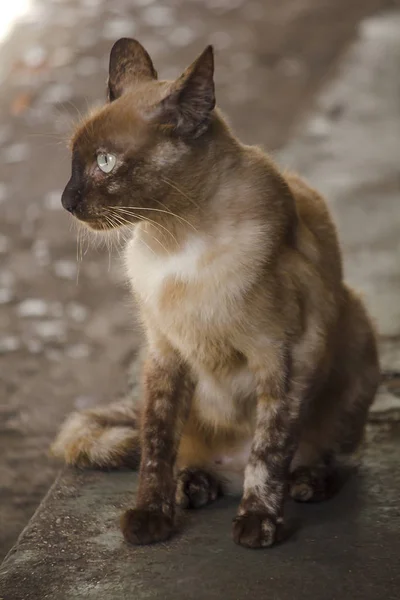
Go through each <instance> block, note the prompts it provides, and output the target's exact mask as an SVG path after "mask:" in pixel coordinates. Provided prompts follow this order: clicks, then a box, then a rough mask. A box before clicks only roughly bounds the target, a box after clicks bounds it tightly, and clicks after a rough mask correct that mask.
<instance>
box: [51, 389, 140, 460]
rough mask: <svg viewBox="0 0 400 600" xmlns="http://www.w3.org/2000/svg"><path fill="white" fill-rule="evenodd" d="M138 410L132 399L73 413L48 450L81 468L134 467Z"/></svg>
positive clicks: (137, 444)
mask: <svg viewBox="0 0 400 600" xmlns="http://www.w3.org/2000/svg"><path fill="white" fill-rule="evenodd" d="M138 423H139V413H138V409H137V408H136V407H135V405H134V403H133V402H132V401H127V400H122V401H120V402H115V403H113V404H111V405H109V406H106V407H104V408H95V409H90V410H85V411H82V412H74V413H72V414H71V415H70V416H69V417H68V418H67V419H66V421H65V422H64V424H63V425H62V427H61V429H60V432H59V433H58V435H57V437H56V439H55V441H54V443H53V445H52V447H51V453H52V454H53V455H54V456H56V457H58V458H61V459H63V460H64V461H65V462H66V463H67V464H68V465H73V466H76V467H81V468H88V467H89V468H100V469H115V468H118V467H130V468H133V469H134V468H137V467H138V466H139V462H140V444H139V424H138Z"/></svg>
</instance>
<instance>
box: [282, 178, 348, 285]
mask: <svg viewBox="0 0 400 600" xmlns="http://www.w3.org/2000/svg"><path fill="white" fill-rule="evenodd" d="M285 179H286V181H287V183H288V185H289V188H290V191H291V192H292V194H293V197H294V199H295V202H296V208H297V213H298V216H299V220H300V225H299V246H300V250H301V251H303V252H304V253H305V254H306V255H308V256H309V257H311V258H312V259H313V257H316V259H313V261H314V260H315V261H316V262H317V263H318V264H319V265H320V266H321V267H322V270H323V272H324V275H325V276H329V279H331V280H332V281H334V282H337V283H339V282H341V281H342V278H343V270H342V255H341V249H340V244H339V239H338V235H337V231H336V227H335V224H334V222H333V219H332V217H331V214H330V212H329V209H328V206H327V204H326V201H325V199H324V198H323V196H321V194H319V193H318V192H317V191H316V190H315V189H313V188H312V187H311V186H310V185H309V184H308V183H307V182H306V181H305V180H304V179H302V178H301V177H300V176H299V175H297V174H296V173H290V172H286V173H285Z"/></svg>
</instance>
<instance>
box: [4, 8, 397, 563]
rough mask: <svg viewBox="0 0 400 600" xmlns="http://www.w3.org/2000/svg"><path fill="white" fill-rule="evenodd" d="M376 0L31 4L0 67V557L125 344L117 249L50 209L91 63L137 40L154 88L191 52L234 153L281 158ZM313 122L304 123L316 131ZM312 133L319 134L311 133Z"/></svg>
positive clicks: (92, 71)
mask: <svg viewBox="0 0 400 600" xmlns="http://www.w3.org/2000/svg"><path fill="white" fill-rule="evenodd" d="M395 4H396V2H393V1H390V0H387V1H386V0H353V1H352V2H351V3H349V2H348V1H347V0H287V1H286V2H282V1H281V0H279V1H278V0H247V1H246V2H244V1H242V0H191V1H190V2H183V1H182V0H171V1H169V2H159V1H156V0H129V1H128V0H113V2H112V3H111V2H105V1H103V0H81V1H78V0H76V1H73V0H70V1H66V0H65V1H55V0H54V1H50V0H37V2H35V3H34V8H33V10H32V11H31V12H30V13H29V14H28V15H27V18H26V19H25V21H24V22H23V23H21V24H20V26H19V27H18V28H17V29H16V30H15V32H14V33H13V34H12V36H11V37H10V38H9V39H8V40H6V41H5V42H3V43H2V46H1V62H0V84H1V87H0V90H1V92H0V158H1V162H0V330H1V334H0V370H1V380H0V556H1V555H2V554H4V553H5V552H6V551H7V550H8V549H9V547H10V546H11V544H12V543H13V542H14V540H15V538H16V536H17V534H18V533H19V531H20V530H21V528H22V527H23V526H24V525H25V524H26V522H27V521H28V518H29V517H30V515H31V514H32V512H33V511H34V509H35V508H36V506H37V505H38V503H39V501H40V499H41V498H42V497H43V495H44V493H45V492H46V490H47V489H48V487H49V485H50V483H51V481H52V480H53V478H54V476H55V474H56V471H57V465H56V464H55V463H54V462H53V461H52V460H51V459H49V458H48V456H47V448H48V445H49V442H50V440H51V438H52V437H53V435H54V432H55V430H56V428H57V426H58V425H59V423H60V422H61V420H62V418H63V416H64V415H65V414H67V413H68V412H69V411H70V410H71V409H72V408H74V407H87V406H92V405H94V404H98V403H100V402H107V401H108V400H110V399H111V398H114V397H115V396H116V395H117V394H118V392H119V391H120V390H122V389H124V387H125V372H126V365H127V364H128V362H129V361H130V358H131V355H132V353H134V351H135V349H136V348H137V344H138V338H139V333H138V331H137V330H136V329H135V327H134V325H133V319H132V317H131V312H132V311H131V309H130V307H129V298H128V294H127V292H126V290H125V288H124V285H123V284H122V281H123V278H122V275H121V269H120V267H119V262H118V253H117V252H115V251H114V252H113V253H112V254H111V257H110V256H109V254H108V252H107V250H106V249H104V248H102V247H100V248H99V249H98V250H96V249H93V248H89V247H88V246H89V245H88V244H87V242H85V241H83V242H82V244H83V255H84V256H83V260H82V261H77V259H76V256H77V247H76V230H75V228H74V226H72V225H71V222H70V220H69V217H68V215H66V214H65V213H64V212H63V211H62V210H61V207H60V194H61V190H62V188H63V186H64V184H65V182H66V181H67V178H68V173H69V157H68V153H67V150H66V148H65V139H66V137H67V136H68V132H69V130H70V127H71V123H72V122H73V121H74V120H76V119H79V116H80V114H81V113H82V112H85V110H86V109H87V106H88V105H89V104H91V103H92V102H93V101H98V100H101V99H102V98H103V97H104V88H105V80H106V70H105V69H106V64H107V54H108V52H109V48H110V46H111V45H112V43H113V41H114V40H115V39H116V38H118V37H120V36H122V35H134V36H136V37H138V38H139V39H140V40H141V41H142V42H143V43H144V45H145V46H146V47H147V48H148V50H149V51H150V53H151V54H152V56H153V57H154V60H155V63H156V65H157V68H158V70H159V72H160V73H161V75H162V76H165V77H168V76H174V75H177V74H178V73H179V71H180V70H181V69H182V68H183V67H184V66H186V64H187V63H188V62H190V61H191V60H192V59H193V58H194V57H195V56H196V54H197V53H198V52H199V51H200V50H201V49H202V48H203V47H204V46H205V45H206V44H207V43H210V42H211V43H213V44H214V45H215V48H216V51H217V75H216V79H217V86H218V99H219V102H220V105H221V106H222V107H223V108H224V109H225V110H226V112H227V113H228V114H229V115H230V117H231V121H232V123H233V125H234V126H235V128H236V130H237V131H238V133H239V134H240V135H241V136H242V137H243V139H245V140H246V141H248V142H254V143H263V144H264V145H266V146H268V147H269V148H272V149H277V148H280V147H282V145H283V144H284V143H285V142H286V141H287V140H288V138H289V137H290V135H291V132H292V131H293V127H294V126H295V124H296V122H297V120H298V119H299V117H300V115H301V114H302V113H303V112H304V110H305V109H306V108H307V107H309V106H310V105H311V101H312V99H313V97H314V93H315V91H316V90H317V89H318V87H319V86H320V84H321V83H322V82H323V81H324V80H325V79H326V78H327V77H328V76H329V74H330V73H332V71H334V66H335V64H336V60H337V58H338V57H339V56H340V55H341V53H342V52H343V49H344V48H345V47H346V45H347V43H348V42H349V40H350V39H352V38H353V37H354V36H355V35H356V34H357V24H358V22H359V20H360V18H361V17H363V16H365V15H366V14H368V13H370V12H372V11H373V10H375V9H377V8H383V7H386V6H389V5H395ZM317 125H318V123H317ZM320 135H321V127H320V129H318V126H317V129H316V130H315V131H314V133H313V134H312V135H311V138H312V136H314V138H315V139H317V138H318V136H320Z"/></svg>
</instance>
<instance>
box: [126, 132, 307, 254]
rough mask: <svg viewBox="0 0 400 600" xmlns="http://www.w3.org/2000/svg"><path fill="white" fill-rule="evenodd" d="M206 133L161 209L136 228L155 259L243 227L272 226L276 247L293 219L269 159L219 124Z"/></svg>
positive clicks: (291, 206) (287, 195)
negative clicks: (195, 241)
mask: <svg viewBox="0 0 400 600" xmlns="http://www.w3.org/2000/svg"><path fill="white" fill-rule="evenodd" d="M212 133H213V135H212V137H211V138H210V139H209V140H207V144H206V145H205V147H204V148H203V149H202V151H201V152H199V154H198V156H194V157H193V162H192V164H189V165H188V168H187V169H182V171H180V172H179V176H178V177H175V178H171V180H170V182H169V187H168V194H169V195H168V197H167V198H165V201H163V205H164V207H165V208H164V209H162V210H160V211H157V212H156V213H154V214H152V215H151V219H150V220H149V219H148V220H146V221H143V222H142V223H140V224H139V225H137V227H136V233H135V235H136V236H138V237H140V238H141V239H142V241H143V243H144V244H146V245H147V246H148V247H149V248H150V249H151V251H152V252H153V253H155V254H156V255H162V254H171V252H181V251H182V249H183V248H184V247H185V244H186V243H187V241H188V239H193V238H194V237H197V238H201V239H203V240H209V241H210V243H212V240H213V239H214V240H215V239H216V238H219V237H223V236H224V235H225V234H227V232H230V233H231V234H232V235H234V232H235V230H237V231H238V232H239V229H240V226H241V225H243V224H245V223H249V224H251V223H254V226H255V227H256V229H257V230H259V228H260V224H261V225H262V224H264V225H265V230H266V231H267V230H268V229H269V224H271V223H272V224H273V229H274V232H273V235H274V237H275V238H276V242H277V243H279V239H278V237H279V235H283V236H285V235H286V233H285V229H287V228H288V227H290V226H291V224H292V221H293V220H294V219H295V218H296V214H295V213H296V209H295V206H294V200H293V198H292V196H291V193H290V190H289V188H288V186H287V183H286V181H285V179H284V177H283V176H282V175H281V174H280V173H279V172H278V171H277V169H276V168H275V166H274V165H273V163H272V162H271V161H270V159H269V158H268V157H267V156H266V155H265V154H264V153H263V152H262V151H261V150H260V149H259V148H256V147H251V146H245V145H243V144H241V143H240V142H239V141H238V140H237V139H236V138H235V137H234V136H233V135H232V134H231V132H230V130H229V128H228V127H227V126H226V125H225V123H224V122H223V121H218V122H217V124H216V126H215V130H214V131H213V132H212ZM238 243H239V240H238Z"/></svg>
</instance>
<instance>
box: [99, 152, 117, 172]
mask: <svg viewBox="0 0 400 600" xmlns="http://www.w3.org/2000/svg"><path fill="white" fill-rule="evenodd" d="M116 162H117V158H116V156H115V154H110V153H109V152H99V154H98V155H97V164H98V166H99V169H101V170H102V171H103V173H111V171H112V170H113V168H114V167H115V163H116Z"/></svg>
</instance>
